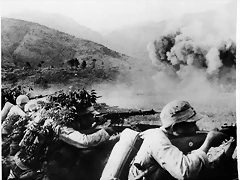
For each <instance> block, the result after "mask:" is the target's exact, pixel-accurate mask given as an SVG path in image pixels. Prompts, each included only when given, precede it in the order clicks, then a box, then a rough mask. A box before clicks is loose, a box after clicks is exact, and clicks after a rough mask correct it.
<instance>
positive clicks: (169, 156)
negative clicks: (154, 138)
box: [150, 141, 208, 180]
mask: <svg viewBox="0 0 240 180" xmlns="http://www.w3.org/2000/svg"><path fill="white" fill-rule="evenodd" d="M150 146H151V147H152V148H151V149H152V151H151V154H152V156H153V158H154V159H155V160H156V161H157V162H158V163H159V164H160V165H161V167H162V168H163V169H165V170H167V171H168V172H169V173H170V174H171V175H172V176H173V177H174V178H176V179H179V180H183V179H189V178H190V179H192V178H196V177H197V176H198V174H199V173H200V170H201V169H202V167H203V166H207V165H208V159H207V154H206V153H205V152H204V151H202V150H195V151H193V152H192V153H189V154H187V155H184V154H183V152H182V151H180V150H179V149H178V148H177V147H176V146H174V145H172V144H171V143H170V141H169V142H168V141H165V142H164V141H163V142H158V143H156V142H155V143H154V142H152V143H151V145H150Z"/></svg>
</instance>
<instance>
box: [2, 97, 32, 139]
mask: <svg viewBox="0 0 240 180" xmlns="http://www.w3.org/2000/svg"><path fill="white" fill-rule="evenodd" d="M28 102H29V98H28V97H27V96H26V95H20V96H18V97H17V99H16V105H13V104H11V103H9V102H7V103H6V104H5V105H4V107H3V110H2V112H1V118H2V122H3V123H2V135H3V136H5V135H7V134H9V131H10V129H11V126H12V125H13V123H14V122H12V123H11V122H10V123H9V122H8V119H10V117H11V116H13V115H19V116H21V117H23V116H25V115H26V113H25V111H24V107H25V105H26V104H27V103H28Z"/></svg>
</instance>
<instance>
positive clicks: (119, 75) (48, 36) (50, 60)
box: [1, 18, 154, 85]
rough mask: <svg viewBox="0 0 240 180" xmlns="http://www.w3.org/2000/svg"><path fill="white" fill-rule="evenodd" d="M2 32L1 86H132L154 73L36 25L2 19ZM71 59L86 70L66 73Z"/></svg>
mask: <svg viewBox="0 0 240 180" xmlns="http://www.w3.org/2000/svg"><path fill="white" fill-rule="evenodd" d="M1 31H2V34H1V36H2V41H1V45H2V46H1V50H2V59H1V62H2V82H3V81H6V82H14V83H15V82H17V81H18V80H19V81H21V80H26V84H29V83H30V82H33V81H36V80H37V79H39V78H40V80H41V78H42V77H44V78H45V79H47V80H48V83H54V82H55V83H66V82H75V83H77V82H81V84H89V85H91V84H93V83H96V82H97V83H101V82H108V81H112V82H115V81H116V82H121V83H131V82H135V81H136V80H137V79H141V78H146V77H147V76H149V75H150V74H152V73H154V72H153V69H152V68H153V67H152V65H151V62H150V61H142V60H139V59H137V58H132V57H130V56H127V55H124V54H121V53H119V52H116V51H113V50H111V49H109V48H107V47H105V46H103V45H101V44H97V43H94V42H92V41H89V40H85V39H80V38H76V37H75V36H72V35H70V34H66V33H63V32H60V31H57V30H54V29H51V28H48V27H46V26H43V25H40V24H37V23H32V22H27V21H23V20H18V19H12V18H1ZM72 59H74V61H75V60H76V59H77V60H78V61H79V63H80V64H82V63H83V62H84V61H85V62H86V68H84V69H83V68H81V67H79V68H78V69H73V70H71V69H69V61H70V60H72ZM23 68H25V69H26V71H25V70H24V69H23ZM46 68H47V70H46ZM49 68H50V69H49ZM27 69H28V70H29V71H27ZM150 77H151V76H150ZM65 81H66V82H65Z"/></svg>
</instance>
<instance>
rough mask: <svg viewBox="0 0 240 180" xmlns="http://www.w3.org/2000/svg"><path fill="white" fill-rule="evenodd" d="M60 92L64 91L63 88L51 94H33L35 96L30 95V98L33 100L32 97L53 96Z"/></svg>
mask: <svg viewBox="0 0 240 180" xmlns="http://www.w3.org/2000/svg"><path fill="white" fill-rule="evenodd" d="M59 92H63V90H59V91H56V92H54V93H51V94H45V95H37V96H33V97H30V98H29V99H30V100H32V99H39V98H44V97H48V96H53V95H56V94H57V93H59Z"/></svg>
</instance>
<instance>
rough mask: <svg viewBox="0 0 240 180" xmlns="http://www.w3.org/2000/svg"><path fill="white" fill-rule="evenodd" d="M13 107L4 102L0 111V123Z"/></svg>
mask: <svg viewBox="0 0 240 180" xmlns="http://www.w3.org/2000/svg"><path fill="white" fill-rule="evenodd" d="M12 107H13V104H12V103H10V102H6V104H5V105H4V107H3V109H2V111H1V121H2V123H3V122H4V121H5V119H6V117H7V115H8V113H9V111H10V109H11V108H12Z"/></svg>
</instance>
